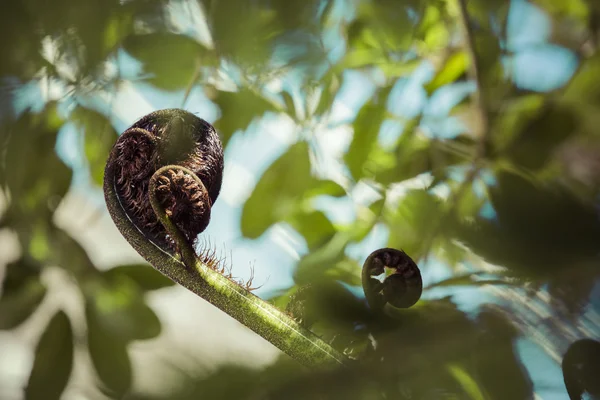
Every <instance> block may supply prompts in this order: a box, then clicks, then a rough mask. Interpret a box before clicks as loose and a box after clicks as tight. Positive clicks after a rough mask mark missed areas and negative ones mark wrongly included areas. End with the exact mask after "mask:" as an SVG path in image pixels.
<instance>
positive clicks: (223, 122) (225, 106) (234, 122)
mask: <svg viewBox="0 0 600 400" xmlns="http://www.w3.org/2000/svg"><path fill="white" fill-rule="evenodd" d="M212 100H213V102H214V103H215V104H216V105H217V106H219V108H220V109H221V116H220V117H219V119H218V120H217V121H215V124H214V125H215V127H216V128H217V130H218V131H219V134H220V137H221V140H222V141H223V145H226V144H227V142H228V141H229V138H231V136H232V135H233V134H234V133H235V132H236V131H238V130H245V129H246V128H248V125H250V123H251V122H252V120H254V118H257V117H261V116H262V115H263V114H264V113H266V112H267V111H276V109H275V107H274V106H273V105H272V104H271V103H269V102H268V101H266V100H265V99H264V98H262V97H261V96H259V95H257V94H256V93H255V92H253V91H251V90H249V89H241V90H240V91H239V92H221V91H219V92H218V93H217V96H216V97H215V98H214V99H212Z"/></svg>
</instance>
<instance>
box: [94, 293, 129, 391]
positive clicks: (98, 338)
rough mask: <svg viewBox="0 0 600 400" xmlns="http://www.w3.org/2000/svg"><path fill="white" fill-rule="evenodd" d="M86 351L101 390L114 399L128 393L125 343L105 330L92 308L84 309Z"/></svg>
mask: <svg viewBox="0 0 600 400" xmlns="http://www.w3.org/2000/svg"><path fill="white" fill-rule="evenodd" d="M86 318H87V328H88V349H89V352H90V357H91V359H92V364H93V365H94V369H95V370H96V373H97V374H98V377H99V378H100V381H101V382H102V386H101V387H102V388H103V389H105V390H106V391H108V392H109V393H108V394H109V395H111V397H114V398H121V397H122V396H123V395H124V394H125V393H127V392H128V391H129V388H130V386H131V379H132V371H131V360H130V359H129V355H128V354H127V343H126V342H125V341H123V340H122V339H121V338H120V337H119V336H116V335H114V334H113V333H112V332H111V330H110V329H106V327H105V326H104V323H103V322H102V321H101V320H100V319H99V317H98V315H97V313H96V312H95V311H94V310H93V306H92V307H90V306H89V305H88V306H87V307H86Z"/></svg>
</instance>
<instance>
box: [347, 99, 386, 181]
mask: <svg viewBox="0 0 600 400" xmlns="http://www.w3.org/2000/svg"><path fill="white" fill-rule="evenodd" d="M390 89H391V88H387V89H384V90H383V91H382V93H379V95H380V96H381V98H382V100H380V101H377V100H373V101H371V102H368V103H367V104H365V105H364V106H363V107H362V108H361V110H360V111H359V112H358V115H357V116H356V119H355V120H354V123H353V124H352V126H353V128H354V136H353V138H352V143H351V144H350V148H349V149H348V152H347V153H346V155H345V156H344V160H345V161H346V164H347V165H348V168H349V169H350V173H351V174H352V176H353V177H354V179H356V180H359V179H360V178H361V177H363V176H364V170H363V165H364V163H365V162H366V161H367V158H368V156H369V152H370V151H371V149H372V148H373V146H374V145H375V143H376V142H377V137H378V135H379V128H380V127H381V123H382V122H383V119H384V117H385V114H386V109H385V100H386V99H387V96H388V94H389V91H390Z"/></svg>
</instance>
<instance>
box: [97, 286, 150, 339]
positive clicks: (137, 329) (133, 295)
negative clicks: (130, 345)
mask: <svg viewBox="0 0 600 400" xmlns="http://www.w3.org/2000/svg"><path fill="white" fill-rule="evenodd" d="M109 277H110V278H111V279H110V280H106V281H99V282H98V285H97V286H95V287H93V288H92V289H91V290H90V291H89V293H88V297H89V300H88V302H89V305H88V311H89V313H93V314H94V315H93V317H94V321H95V322H96V323H98V324H100V325H102V331H103V332H105V333H106V334H109V335H111V336H114V337H116V338H118V340H120V341H123V342H129V341H131V340H144V339H151V338H154V337H156V336H158V335H159V334H160V331H161V325H160V321H159V319H158V317H157V316H156V314H155V313H154V311H152V309H150V307H148V306H147V305H146V304H145V303H144V299H143V297H142V292H141V290H140V288H139V287H138V286H137V285H136V284H135V283H134V282H133V281H132V280H131V279H130V278H129V277H127V276H125V275H116V276H115V275H113V276H109Z"/></svg>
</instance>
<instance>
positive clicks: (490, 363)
mask: <svg viewBox="0 0 600 400" xmlns="http://www.w3.org/2000/svg"><path fill="white" fill-rule="evenodd" d="M509 317H510V315H509V314H505V313H504V312H501V311H500V310H499V309H497V308H495V307H491V306H487V307H484V308H483V310H482V311H481V312H480V314H479V315H478V316H477V325H478V327H479V329H480V332H479V333H478V335H477V338H476V340H474V341H473V346H474V350H475V351H474V352H473V364H474V365H473V366H474V368H475V371H476V372H477V375H476V376H477V380H478V381H479V382H480V385H481V386H482V387H483V388H484V389H485V392H486V393H487V394H488V396H487V397H486V398H490V399H497V400H502V399H529V398H531V397H532V395H533V383H532V382H531V378H530V377H529V375H528V374H527V371H526V369H525V367H524V365H523V363H522V361H521V358H520V357H519V354H518V349H517V348H515V342H516V340H517V338H518V332H517V330H516V329H515V327H514V325H513V324H512V323H511V321H510V319H508V318H509ZM498 376H503V377H505V378H504V379H502V380H499V379H498Z"/></svg>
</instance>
